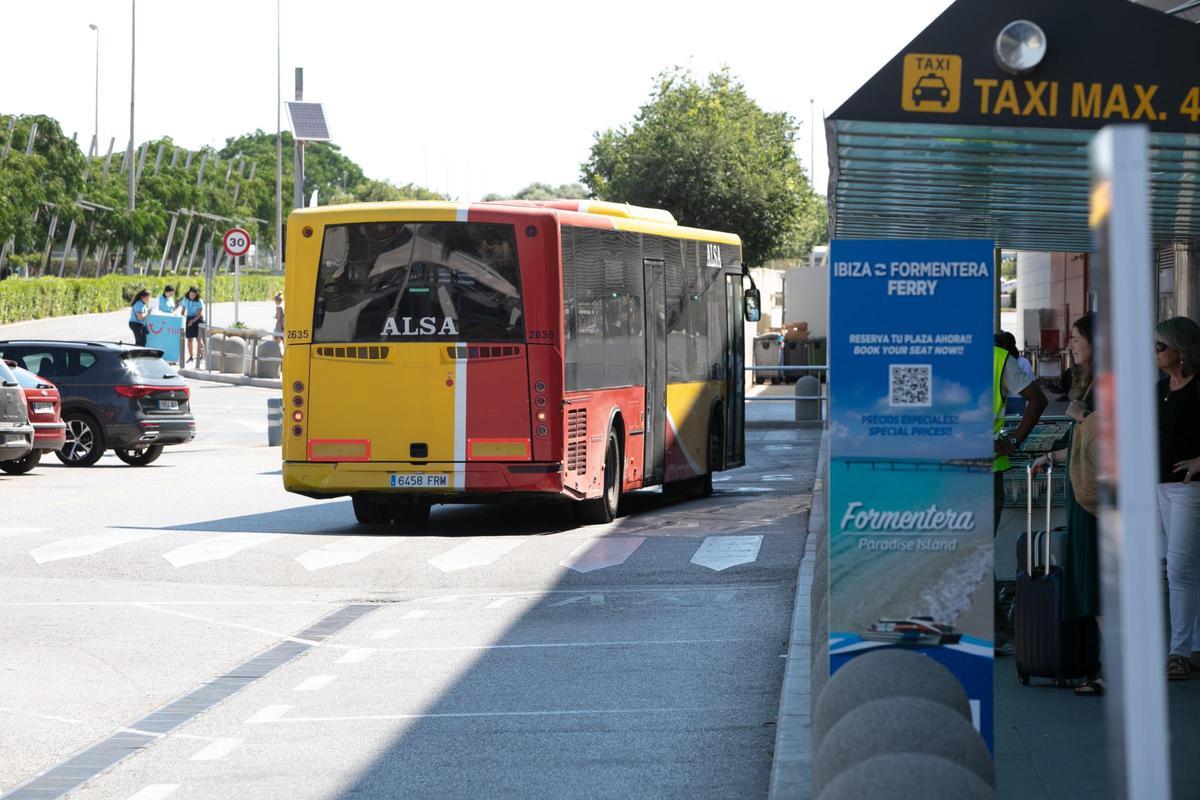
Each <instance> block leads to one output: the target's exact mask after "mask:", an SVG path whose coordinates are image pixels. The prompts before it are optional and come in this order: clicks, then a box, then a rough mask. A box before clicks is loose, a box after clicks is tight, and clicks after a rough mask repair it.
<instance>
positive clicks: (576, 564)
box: [558, 536, 646, 572]
mask: <svg viewBox="0 0 1200 800" xmlns="http://www.w3.org/2000/svg"><path fill="white" fill-rule="evenodd" d="M644 541H646V537H644V536H604V537H600V538H598V539H588V540H587V541H585V542H584V543H583V544H581V545H579V547H576V548H575V549H574V550H572V551H571V554H570V555H569V556H567V557H566V558H564V559H563V560H562V561H559V562H558V563H559V564H560V565H562V566H564V567H566V568H567V569H570V570H574V571H575V572H593V571H594V570H598V569H604V568H605V567H615V566H618V565H620V564H624V563H625V560H626V559H628V558H629V557H630V556H631V555H633V551H634V550H637V549H638V548H639V547H641V545H642V542H644Z"/></svg>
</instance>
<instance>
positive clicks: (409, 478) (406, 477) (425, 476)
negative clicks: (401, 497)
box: [392, 472, 450, 489]
mask: <svg viewBox="0 0 1200 800" xmlns="http://www.w3.org/2000/svg"><path fill="white" fill-rule="evenodd" d="M392 488H393V489H449V488H450V476H449V475H447V474H446V473H444V472H393V473H392Z"/></svg>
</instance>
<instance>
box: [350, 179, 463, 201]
mask: <svg viewBox="0 0 1200 800" xmlns="http://www.w3.org/2000/svg"><path fill="white" fill-rule="evenodd" d="M448 199H449V198H448V197H446V196H445V195H443V194H438V193H437V192H434V191H431V190H429V189H426V188H424V187H423V186H417V185H416V184H414V183H406V184H404V185H403V186H397V185H396V184H394V183H392V182H391V181H389V180H372V179H366V180H363V181H361V182H360V183H359V184H358V185H357V186H355V187H354V188H353V189H352V190H350V191H345V190H340V189H339V190H335V192H334V194H333V196H332V197H331V198H330V199H329V201H328V203H329V204H330V205H338V204H341V203H382V202H394V201H397V200H448Z"/></svg>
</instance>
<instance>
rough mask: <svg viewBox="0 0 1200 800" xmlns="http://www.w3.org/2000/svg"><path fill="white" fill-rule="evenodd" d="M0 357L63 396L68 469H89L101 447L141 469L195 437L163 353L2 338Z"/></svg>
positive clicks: (184, 391) (182, 392)
mask: <svg viewBox="0 0 1200 800" xmlns="http://www.w3.org/2000/svg"><path fill="white" fill-rule="evenodd" d="M0 358H7V359H11V360H12V361H15V362H17V363H18V364H20V365H21V366H23V367H25V369H27V370H29V371H30V372H32V373H34V374H35V375H40V376H42V377H43V378H46V379H47V380H49V381H51V382H53V383H54V384H55V385H56V386H57V387H58V391H59V393H60V394H61V395H62V419H63V422H65V423H66V424H67V443H66V446H64V447H63V449H62V450H59V451H58V452H57V456H58V460H59V461H61V462H62V463H64V464H66V465H67V466H69V467H89V466H91V465H92V464H95V463H96V462H97V461H99V460H100V456H102V455H103V454H104V451H105V450H114V451H115V452H116V454H117V457H118V458H119V459H121V460H122V461H124V462H125V463H126V464H131V465H133V466H139V467H140V466H145V465H146V464H149V463H151V462H153V461H154V460H155V459H157V458H158V457H159V456H160V455H161V454H162V449H163V447H164V446H165V445H170V444H185V443H187V442H190V441H191V440H192V439H194V438H195V436H196V422H195V420H194V419H192V414H191V410H190V408H189V405H188V401H189V394H188V388H187V383H186V382H185V381H184V380H183V378H181V377H179V375H177V374H176V373H175V370H174V368H172V367H171V366H170V365H168V364H167V362H165V361H163V360H162V351H161V350H154V349H150V348H145V347H135V346H133V345H128V344H113V343H110V342H58V341H31V340H25V341H15V340H14V341H0Z"/></svg>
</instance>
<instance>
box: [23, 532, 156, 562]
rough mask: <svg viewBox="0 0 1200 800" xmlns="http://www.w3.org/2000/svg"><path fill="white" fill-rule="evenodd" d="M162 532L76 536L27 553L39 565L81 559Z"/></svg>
mask: <svg viewBox="0 0 1200 800" xmlns="http://www.w3.org/2000/svg"><path fill="white" fill-rule="evenodd" d="M162 533H163V532H162V531H102V532H100V533H89V534H86V535H84V536H76V537H75V538H74V539H63V540H62V541H58V542H53V543H51V544H48V545H45V546H44V547H38V548H35V549H33V550H30V551H29V555H30V556H32V557H33V560H34V561H36V562H37V563H39V564H46V563H48V562H50V561H62V560H63V559H66V558H81V557H83V556H94V555H95V554H96V553H100V552H103V551H105V550H108V549H109V548H111V547H118V546H120V545H123V544H131V543H132V542H140V541H141V540H143V539H150V538H152V537H154V536H161V535H162Z"/></svg>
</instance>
